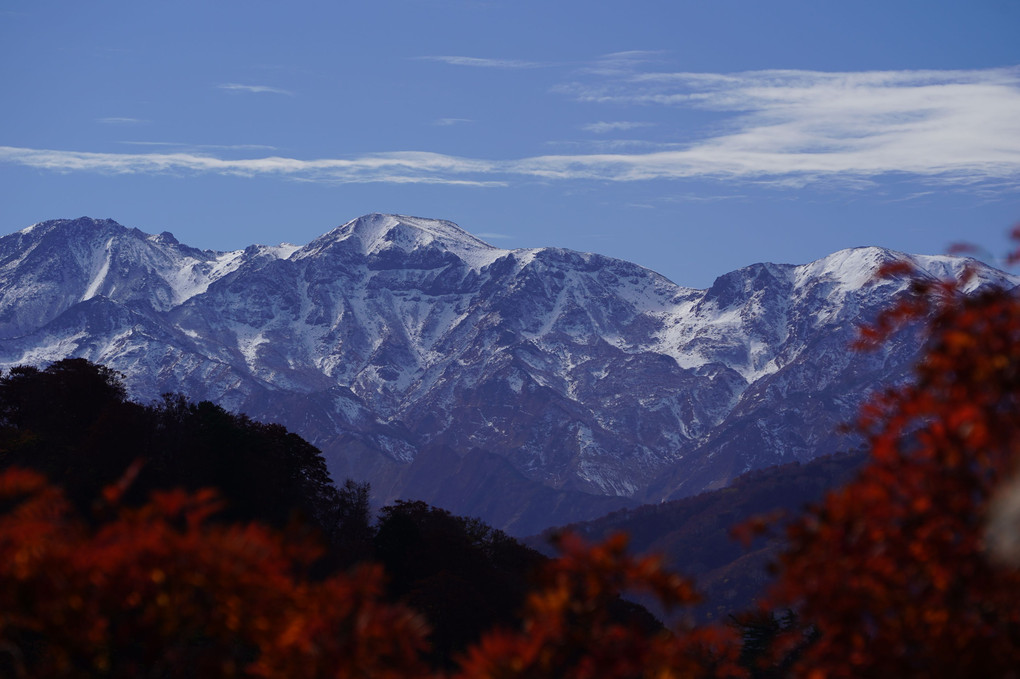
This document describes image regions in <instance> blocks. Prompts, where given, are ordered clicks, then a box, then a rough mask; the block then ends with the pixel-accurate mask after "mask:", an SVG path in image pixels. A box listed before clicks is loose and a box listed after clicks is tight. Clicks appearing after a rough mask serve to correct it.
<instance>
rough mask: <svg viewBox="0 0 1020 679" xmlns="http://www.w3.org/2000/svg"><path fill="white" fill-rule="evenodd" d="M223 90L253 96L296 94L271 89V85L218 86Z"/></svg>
mask: <svg viewBox="0 0 1020 679" xmlns="http://www.w3.org/2000/svg"><path fill="white" fill-rule="evenodd" d="M217 87H218V88H219V89H221V90H226V91H227V92H247V93H251V94H285V95H287V96H288V97H293V96H294V93H293V92H291V91H290V90H284V89H281V88H279V87H270V86H269V85H241V84H239V83H223V84H222V85H217Z"/></svg>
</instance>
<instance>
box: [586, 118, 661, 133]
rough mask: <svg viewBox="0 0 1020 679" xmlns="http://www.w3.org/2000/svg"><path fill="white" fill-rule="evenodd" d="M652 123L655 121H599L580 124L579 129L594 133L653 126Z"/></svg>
mask: <svg viewBox="0 0 1020 679" xmlns="http://www.w3.org/2000/svg"><path fill="white" fill-rule="evenodd" d="M654 125H655V123H642V122H635V121H629V120H617V121H615V122H604V121H600V122H597V123H589V124H588V125H582V126H581V129H582V130H585V131H586V132H594V133H595V134H605V133H606V132H616V131H617V130H633V129H635V128H638V127H654Z"/></svg>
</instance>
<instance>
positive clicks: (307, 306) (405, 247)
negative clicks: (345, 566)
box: [0, 214, 1014, 534]
mask: <svg viewBox="0 0 1020 679" xmlns="http://www.w3.org/2000/svg"><path fill="white" fill-rule="evenodd" d="M895 259H907V260H909V261H911V262H913V263H914V264H915V265H917V266H918V267H919V268H920V269H921V270H922V271H925V272H928V274H929V275H932V276H937V277H944V276H956V275H959V274H960V272H961V271H962V270H963V268H964V266H965V265H966V264H967V260H964V259H961V258H955V257H922V256H911V255H905V254H901V253H895V252H891V251H888V250H883V249H880V248H858V249H854V250H845V251H842V252H837V253H835V254H833V255H830V256H829V257H826V258H824V259H822V260H819V261H817V262H813V263H811V264H807V265H803V266H793V265H779V264H756V265H753V266H749V267H746V268H744V269H740V270H738V271H734V272H731V273H728V274H725V275H724V276H721V277H720V278H718V279H717V280H716V281H715V283H714V284H713V285H712V287H711V288H709V289H708V290H695V289H690V288H684V287H680V286H678V285H675V284H674V283H672V282H670V281H669V280H667V279H665V278H663V277H662V276H660V275H658V274H656V273H654V272H652V271H649V270H647V269H643V268H641V267H639V266H637V265H635V264H631V263H628V262H624V261H621V260H616V259H611V258H608V257H603V256H601V255H596V254H589V253H580V252H573V251H569V250H563V249H557V248H543V249H528V250H502V249H499V248H494V247H492V246H490V245H488V244H486V243H484V242H482V241H480V240H478V239H477V238H475V237H473V236H471V235H470V234H468V233H467V232H465V231H463V230H462V229H460V228H459V227H457V226H456V225H454V224H452V223H450V222H445V221H439V220H430V219H421V218H416V217H405V216H397V215H378V214H373V215H367V216H364V217H360V218H358V219H355V220H353V221H351V222H348V223H346V224H344V225H342V226H340V227H337V228H336V229H334V230H332V231H330V232H329V233H327V234H324V235H323V236H321V237H319V238H317V239H316V240H314V241H312V242H311V243H309V244H308V245H305V246H302V247H298V246H293V245H279V246H275V247H267V246H257V245H253V246H250V247H248V248H246V249H244V250H238V251H234V252H212V251H203V250H197V249H195V248H190V247H188V246H186V245H182V244H180V243H179V242H177V240H176V239H175V238H174V237H173V236H172V235H171V234H169V233H163V234H160V235H156V236H152V235H147V234H145V233H142V232H141V231H138V230H137V229H128V228H125V227H123V226H121V225H119V224H117V223H116V222H113V221H111V220H93V219H88V218H81V219H77V220H56V221H50V222H43V223H40V224H36V225H34V226H32V227H29V228H27V229H24V230H22V231H19V232H17V233H14V234H11V235H9V236H6V237H4V238H0V367H4V368H7V367H11V366H14V365H19V364H43V363H48V362H50V361H54V360H58V359H61V358H65V357H68V356H81V357H85V358H88V359H89V360H92V361H95V362H99V363H103V364H106V365H108V366H110V367H112V368H115V369H116V370H119V371H121V372H123V373H124V374H125V375H126V376H127V384H128V386H129V390H130V392H131V394H132V396H133V397H134V398H136V399H140V400H143V401H144V400H148V399H152V398H156V397H158V396H159V395H160V394H161V393H164V392H183V393H185V394H186V395H188V396H189V397H190V398H192V399H196V400H210V401H214V402H217V403H220V404H221V405H223V406H224V407H226V408H228V409H231V410H237V411H242V412H246V413H248V414H249V415H250V416H252V417H255V418H258V419H264V420H272V421H276V422H280V423H282V424H284V425H285V426H287V427H288V428H290V429H291V430H293V431H295V432H297V433H299V434H301V435H302V436H304V437H305V438H307V439H308V440H309V441H311V442H312V443H314V444H315V445H317V446H319V447H320V448H321V449H322V450H323V451H324V453H325V455H326V457H327V461H328V463H329V465H330V470H331V473H332V474H333V476H334V478H344V477H348V476H351V477H355V478H358V479H360V480H368V481H370V482H371V483H372V485H373V488H374V491H375V493H376V495H377V499H378V500H380V501H390V500H393V499H396V498H398V497H402V498H416V499H425V500H427V501H429V502H433V503H435V504H438V505H440V506H443V507H446V508H448V509H451V510H452V511H456V512H458V513H462V514H469V515H477V516H481V517H482V518H483V519H486V520H489V521H491V522H493V523H494V524H495V525H497V526H500V527H503V528H505V529H507V530H509V531H511V532H513V533H516V534H525V533H531V532H536V531H538V530H540V529H542V528H545V527H547V526H550V525H556V524H560V523H566V522H568V521H578V520H582V519H586V518H591V517H593V516H596V515H599V514H602V513H605V512H607V511H612V510H613V509H616V508H619V507H624V506H629V505H633V504H637V503H641V502H658V501H660V500H663V499H667V498H677V497H683V496H685V495H692V494H695V493H698V492H700V491H702V490H705V489H709V488H716V487H720V486H723V485H726V484H727V483H728V482H729V481H730V480H731V479H733V478H734V477H736V476H737V475H739V474H741V473H743V472H745V471H748V470H750V469H755V468H760V467H766V466H771V465H775V464H780V463H784V462H790V461H793V460H807V459H811V458H813V457H816V456H818V455H821V454H826V453H831V452H834V451H835V450H837V449H841V448H842V449H845V448H848V447H852V446H853V445H854V442H852V441H846V440H841V439H839V438H838V437H837V435H836V434H835V430H836V428H837V425H838V424H840V423H841V422H845V421H847V420H849V419H850V418H851V417H852V416H853V414H854V412H855V411H856V408H857V407H858V405H859V404H860V402H861V401H862V400H863V399H864V398H865V396H866V395H867V394H868V393H869V392H870V391H871V390H873V389H875V388H877V387H878V386H880V385H882V384H888V383H890V382H893V381H896V380H898V379H902V378H904V377H905V376H906V375H907V373H908V370H909V366H910V364H911V362H912V361H913V359H914V357H915V356H916V355H917V349H918V344H917V338H916V337H913V336H911V334H910V333H909V332H906V333H904V334H903V335H902V336H900V337H898V338H897V340H896V341H895V342H894V343H892V344H890V345H888V346H886V347H885V348H884V349H883V350H882V351H881V352H879V353H872V354H859V353H854V352H851V351H849V350H848V344H849V342H850V341H851V340H852V339H853V337H854V333H855V327H856V325H857V324H859V323H860V322H863V321H867V320H868V319H869V318H871V317H873V316H874V314H875V313H877V312H878V310H879V309H881V308H883V307H884V306H886V305H888V304H889V303H890V301H891V300H892V299H893V298H894V297H895V296H896V295H899V294H905V289H906V284H905V282H904V281H902V280H883V281H876V280H875V278H874V273H875V271H876V270H877V269H878V267H879V266H881V265H882V264H883V263H884V262H887V261H890V260H895ZM971 264H973V265H974V266H977V267H978V275H977V276H976V277H974V278H973V279H972V280H971V282H970V284H969V285H971V286H974V287H977V286H980V285H986V284H991V283H1000V284H1007V285H1012V284H1013V283H1014V281H1013V279H1012V278H1011V277H1009V276H1007V275H1006V274H1003V273H1001V272H998V271H996V270H994V269H990V268H988V267H984V266H982V265H978V264H976V263H974V262H971Z"/></svg>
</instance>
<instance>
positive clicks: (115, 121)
mask: <svg viewBox="0 0 1020 679" xmlns="http://www.w3.org/2000/svg"><path fill="white" fill-rule="evenodd" d="M96 122H97V123H102V124H104V125H143V124H145V123H147V122H149V121H148V120H141V119H139V118H122V117H119V116H112V117H109V118H96Z"/></svg>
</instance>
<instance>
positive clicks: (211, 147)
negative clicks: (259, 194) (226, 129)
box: [117, 141, 276, 151]
mask: <svg viewBox="0 0 1020 679" xmlns="http://www.w3.org/2000/svg"><path fill="white" fill-rule="evenodd" d="M117 143H119V144H126V145H128V146H155V147H162V148H167V147H170V148H184V149H199V150H204V151H275V150H276V147H275V146H269V145H268V144H188V143H185V142H179V141H121V142H117Z"/></svg>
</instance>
